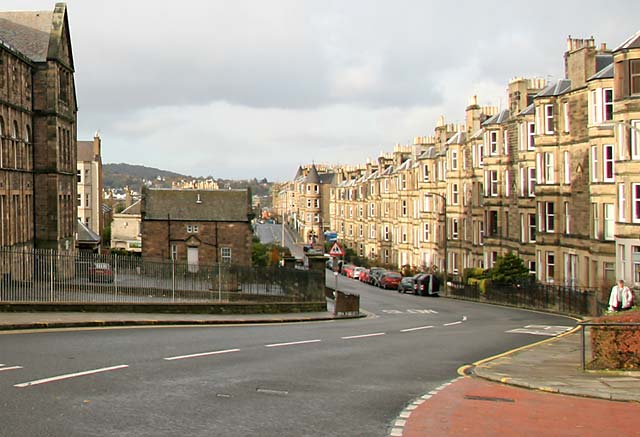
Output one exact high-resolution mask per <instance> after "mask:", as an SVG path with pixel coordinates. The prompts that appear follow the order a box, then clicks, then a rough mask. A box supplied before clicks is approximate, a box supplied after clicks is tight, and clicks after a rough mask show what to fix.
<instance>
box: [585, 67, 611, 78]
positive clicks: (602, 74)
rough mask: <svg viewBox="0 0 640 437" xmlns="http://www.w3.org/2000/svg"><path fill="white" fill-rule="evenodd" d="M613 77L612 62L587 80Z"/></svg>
mask: <svg viewBox="0 0 640 437" xmlns="http://www.w3.org/2000/svg"><path fill="white" fill-rule="evenodd" d="M595 79H613V64H609V65H607V66H606V67H604V68H603V69H602V70H600V71H598V72H597V73H596V74H594V75H593V76H591V77H590V78H589V79H587V80H595Z"/></svg>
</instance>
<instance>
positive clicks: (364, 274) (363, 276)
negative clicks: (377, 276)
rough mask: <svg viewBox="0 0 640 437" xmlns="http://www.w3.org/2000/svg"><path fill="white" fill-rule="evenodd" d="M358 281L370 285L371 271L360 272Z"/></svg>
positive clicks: (363, 270)
mask: <svg viewBox="0 0 640 437" xmlns="http://www.w3.org/2000/svg"><path fill="white" fill-rule="evenodd" d="M358 280H359V281H360V282H365V283H367V284H368V283H369V269H365V268H363V269H362V271H361V272H360V276H358Z"/></svg>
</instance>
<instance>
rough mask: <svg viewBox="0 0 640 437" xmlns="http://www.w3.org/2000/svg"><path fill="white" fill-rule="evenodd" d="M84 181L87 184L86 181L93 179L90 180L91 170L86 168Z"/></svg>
mask: <svg viewBox="0 0 640 437" xmlns="http://www.w3.org/2000/svg"><path fill="white" fill-rule="evenodd" d="M84 180H85V182H86V181H89V180H91V178H90V173H89V169H88V168H86V169H85V170H84Z"/></svg>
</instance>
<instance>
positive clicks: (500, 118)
mask: <svg viewBox="0 0 640 437" xmlns="http://www.w3.org/2000/svg"><path fill="white" fill-rule="evenodd" d="M510 115H511V112H509V110H508V109H503V110H502V111H500V112H498V113H497V114H496V115H494V116H492V117H489V118H488V119H486V120H485V121H484V123H482V126H487V125H489V124H502V123H505V122H506V121H507V120H509V116H510Z"/></svg>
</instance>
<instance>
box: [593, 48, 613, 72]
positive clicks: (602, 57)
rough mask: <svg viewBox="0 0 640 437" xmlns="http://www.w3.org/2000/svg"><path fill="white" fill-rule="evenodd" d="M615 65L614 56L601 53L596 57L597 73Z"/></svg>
mask: <svg viewBox="0 0 640 437" xmlns="http://www.w3.org/2000/svg"><path fill="white" fill-rule="evenodd" d="M611 64H613V55H612V54H611V53H600V54H598V55H596V72H598V71H600V70H602V69H603V68H606V67H608V66H609V65H611Z"/></svg>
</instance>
